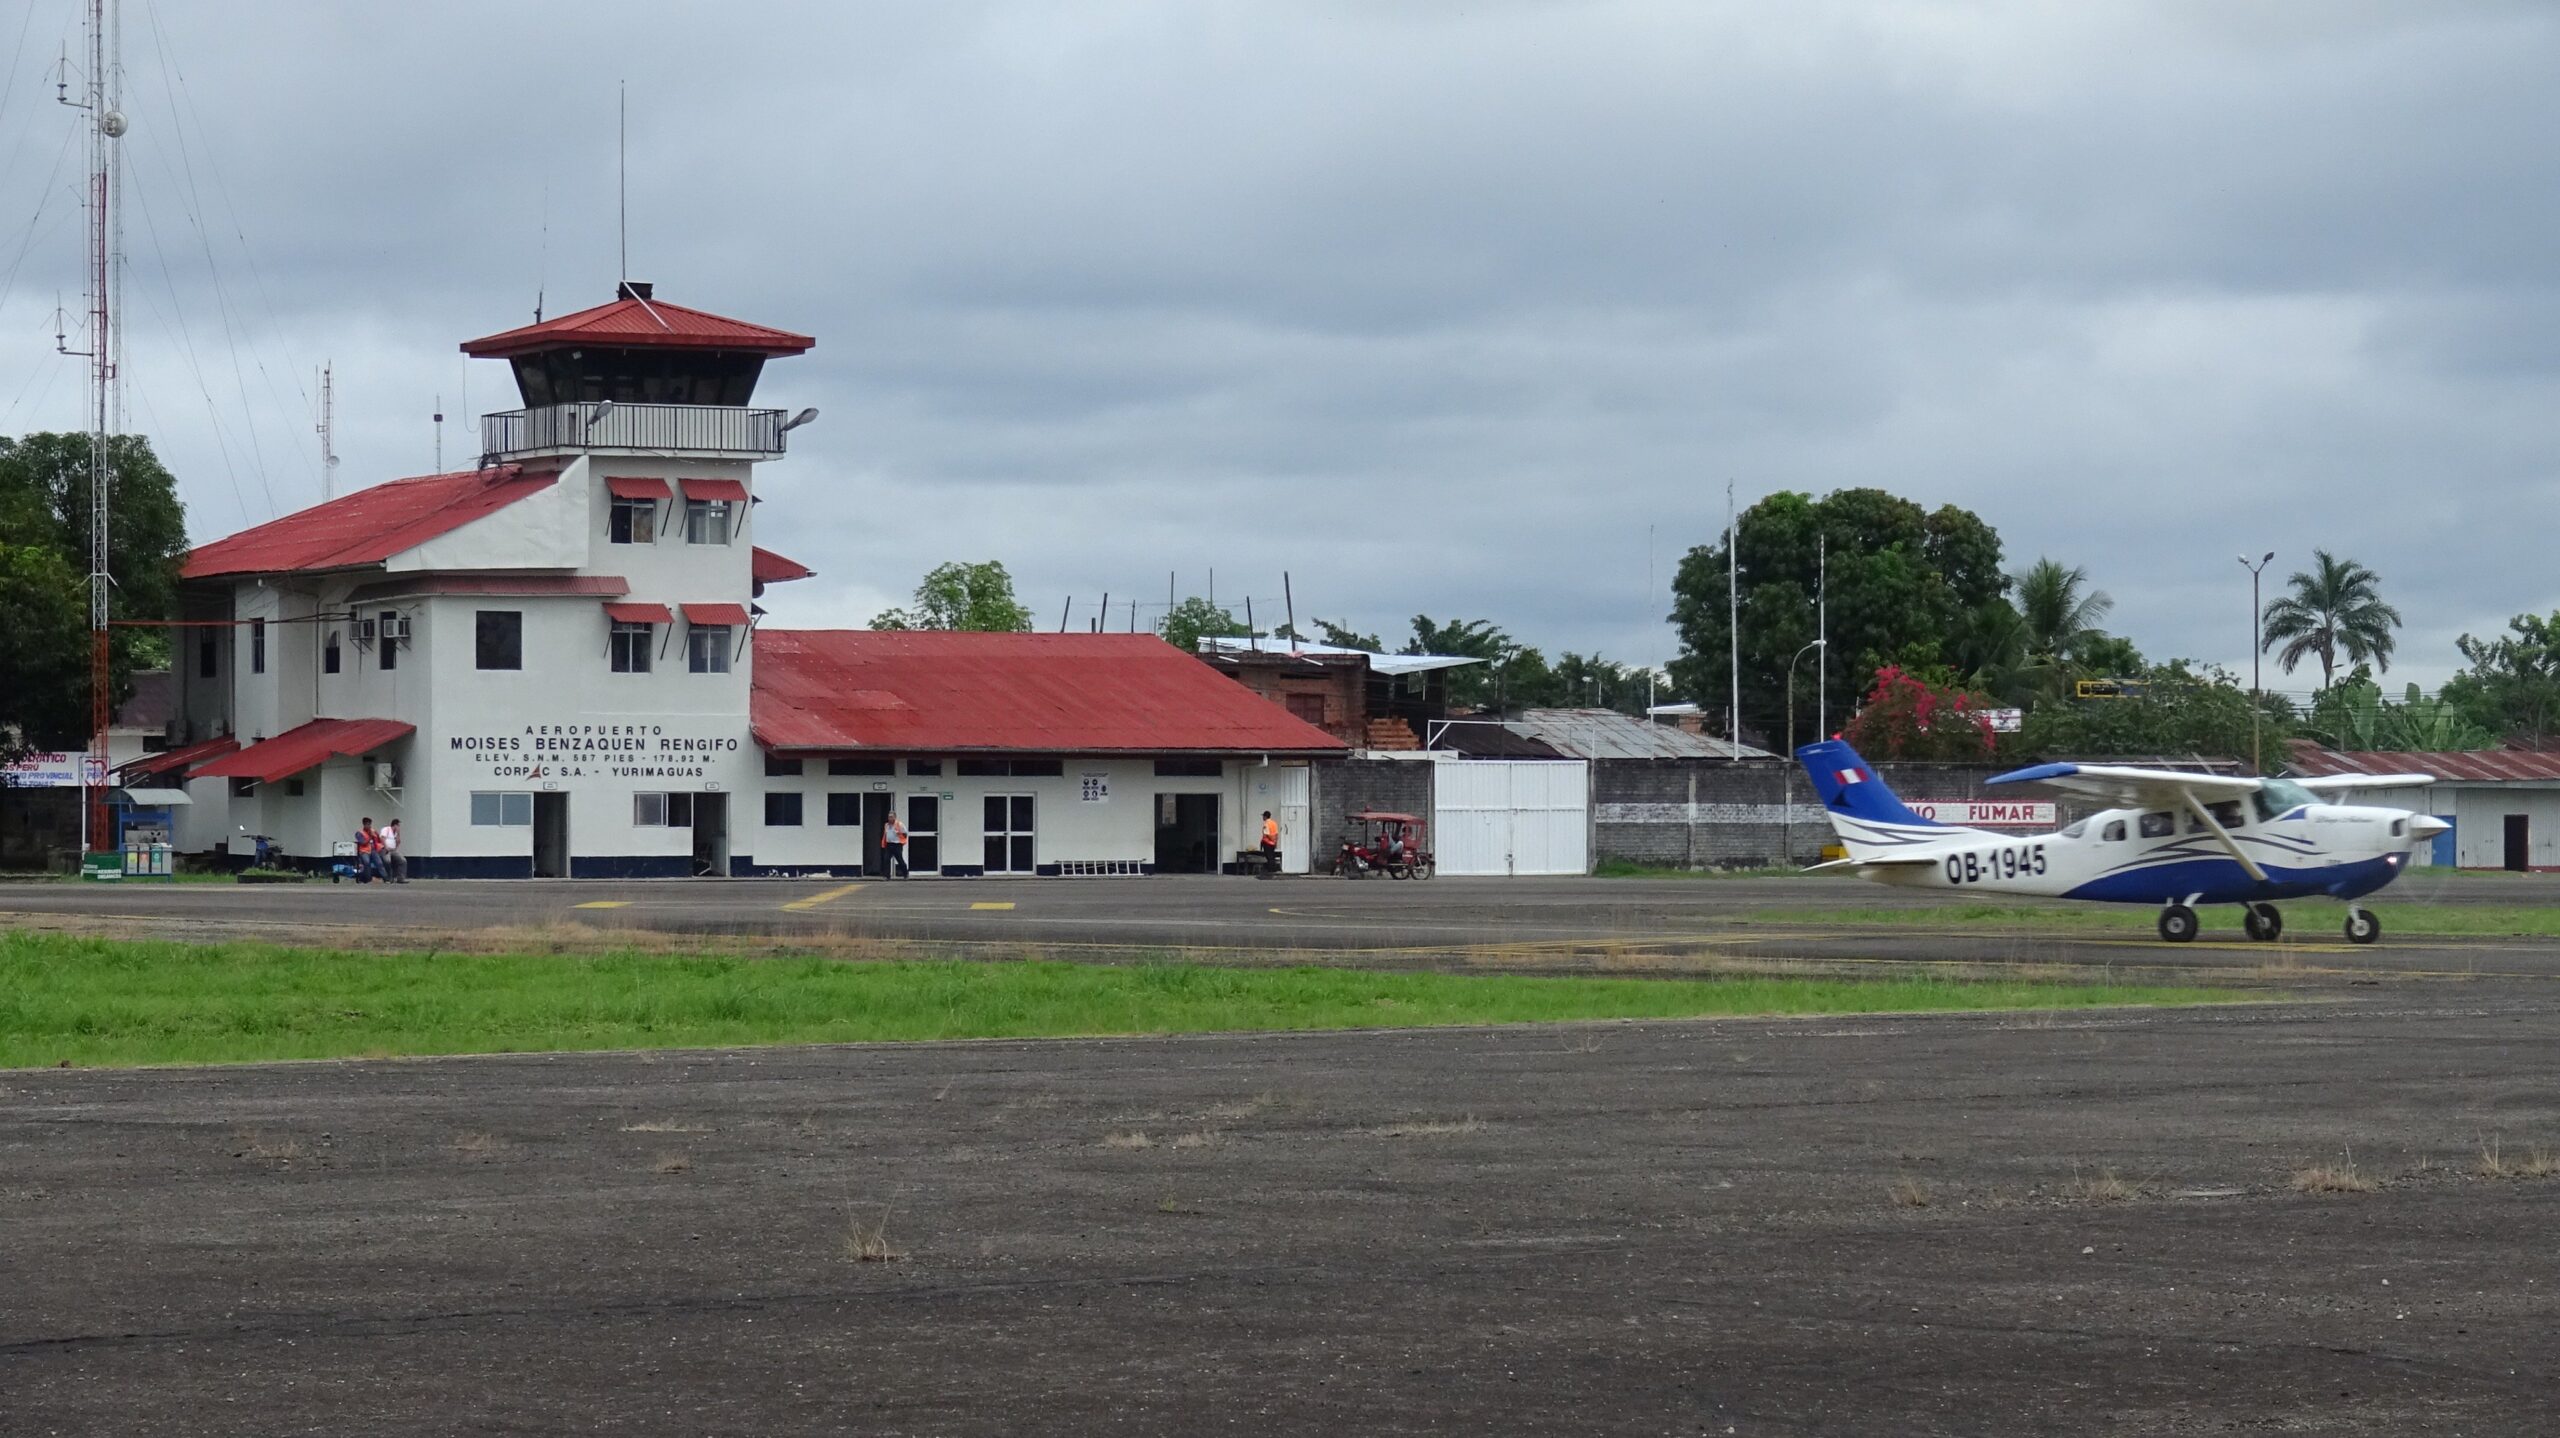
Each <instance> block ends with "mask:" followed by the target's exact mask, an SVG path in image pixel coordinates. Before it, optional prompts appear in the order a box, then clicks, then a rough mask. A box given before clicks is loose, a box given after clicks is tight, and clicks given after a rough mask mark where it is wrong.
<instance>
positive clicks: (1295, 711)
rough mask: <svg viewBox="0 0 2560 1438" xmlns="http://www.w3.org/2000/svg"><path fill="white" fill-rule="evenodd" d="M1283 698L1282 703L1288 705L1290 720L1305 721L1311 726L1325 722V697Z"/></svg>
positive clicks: (1301, 695)
mask: <svg viewBox="0 0 2560 1438" xmlns="http://www.w3.org/2000/svg"><path fill="white" fill-rule="evenodd" d="M1281 697H1282V701H1283V702H1284V703H1286V704H1287V705H1288V708H1289V717H1290V718H1292V719H1304V720H1306V721H1307V722H1308V723H1310V724H1322V723H1323V722H1324V696H1323V695H1321V694H1287V695H1283V696H1281Z"/></svg>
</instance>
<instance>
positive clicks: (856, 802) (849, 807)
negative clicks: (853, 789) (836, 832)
mask: <svg viewBox="0 0 2560 1438" xmlns="http://www.w3.org/2000/svg"><path fill="white" fill-rule="evenodd" d="M827 826H828V827H829V828H834V829H859V828H861V827H862V796H861V795H860V794H829V795H828V796H827Z"/></svg>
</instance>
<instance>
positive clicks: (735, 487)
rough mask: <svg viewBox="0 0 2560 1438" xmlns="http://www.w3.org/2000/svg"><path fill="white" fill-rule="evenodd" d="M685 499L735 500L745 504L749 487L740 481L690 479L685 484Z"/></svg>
mask: <svg viewBox="0 0 2560 1438" xmlns="http://www.w3.org/2000/svg"><path fill="white" fill-rule="evenodd" d="M684 497H685V498H687V499H734V500H737V501H738V502H739V503H741V504H743V503H745V502H746V498H747V485H746V481H744V480H740V479H688V480H686V481H685V482H684Z"/></svg>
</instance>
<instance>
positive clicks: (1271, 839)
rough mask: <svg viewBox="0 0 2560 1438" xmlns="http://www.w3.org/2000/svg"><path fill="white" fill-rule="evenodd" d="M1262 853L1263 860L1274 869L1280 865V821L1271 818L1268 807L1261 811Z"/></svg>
mask: <svg viewBox="0 0 2560 1438" xmlns="http://www.w3.org/2000/svg"><path fill="white" fill-rule="evenodd" d="M1262 853H1263V858H1264V862H1266V863H1268V864H1269V865H1270V866H1271V867H1272V868H1275V869H1276V868H1279V867H1280V821H1279V820H1277V819H1274V818H1272V817H1271V811H1270V810H1268V809H1265V810H1263V811H1262Z"/></svg>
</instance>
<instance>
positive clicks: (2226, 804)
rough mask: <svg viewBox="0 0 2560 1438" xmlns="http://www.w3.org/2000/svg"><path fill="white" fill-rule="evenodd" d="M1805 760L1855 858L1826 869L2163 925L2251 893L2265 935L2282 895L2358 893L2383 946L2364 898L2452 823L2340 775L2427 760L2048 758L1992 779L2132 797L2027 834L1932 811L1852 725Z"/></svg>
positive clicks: (2277, 930) (2376, 785) (2249, 923)
mask: <svg viewBox="0 0 2560 1438" xmlns="http://www.w3.org/2000/svg"><path fill="white" fill-rule="evenodd" d="M1796 759H1797V761H1798V762H1799V763H1801V764H1803V765H1804V768H1805V772H1806V773H1807V774H1809V775H1811V776H1812V778H1813V787H1814V792H1816V793H1818V794H1820V795H1821V796H1822V806H1823V809H1824V811H1825V812H1826V813H1828V814H1829V815H1830V816H1831V827H1832V828H1833V829H1834V830H1835V831H1837V832H1838V833H1839V835H1840V842H1841V843H1842V844H1843V845H1845V846H1846V847H1847V848H1848V850H1849V857H1848V858H1846V859H1841V860H1838V861H1836V862H1834V863H1831V864H1825V865H1821V866H1819V867H1822V868H1845V869H1853V870H1855V871H1856V872H1857V874H1858V876H1859V877H1861V878H1867V879H1874V880H1877V881H1879V882H1882V883H1887V884H1897V885H1901V886H1904V887H1908V888H1919V889H1957V890H1979V891H1983V892H1987V893H1995V894H2038V895H2044V896H2048V897H2055V898H2064V899H2095V900H2098V901H2101V902H2105V903H2116V904H2158V905H2160V937H2162V938H2164V939H2167V940H2168V941H2169V942H2171V943H2173V944H2182V943H2185V942H2186V941H2187V940H2189V939H2192V938H2194V937H2195V936H2196V905H2198V904H2240V905H2244V906H2246V910H2247V917H2246V919H2245V921H2244V923H2243V927H2244V928H2245V929H2246V930H2247V931H2248V934H2249V937H2250V938H2253V939H2259V940H2269V939H2273V938H2275V937H2276V936H2277V935H2279V934H2281V933H2283V932H2284V916H2283V915H2282V914H2280V913H2278V912H2277V911H2276V907H2275V902H2274V901H2275V900H2278V899H2307V898H2333V899H2344V900H2346V901H2347V903H2348V905H2349V907H2348V909H2347V926H2346V929H2347V938H2348V940H2349V941H2350V942H2353V943H2359V944H2370V943H2372V942H2373V941H2374V940H2376V939H2378V938H2380V937H2382V922H2381V920H2379V919H2376V918H2375V917H2374V916H2373V914H2372V912H2371V911H2369V910H2367V909H2366V908H2365V907H2364V906H2363V905H2362V904H2360V903H2357V902H2356V901H2357V900H2359V899H2361V898H2363V897H2364V896H2365V895H2367V894H2370V893H2372V892H2374V891H2375V890H2376V889H2379V888H2381V887H2382V886H2384V885H2385V884H2388V883H2390V882H2391V881H2392V880H2393V879H2396V878H2398V877H2399V876H2400V871H2401V870H2402V869H2404V868H2406V867H2408V863H2409V851H2410V850H2411V849H2413V848H2415V847H2417V846H2418V845H2419V844H2422V843H2424V842H2426V841H2427V840H2429V839H2431V838H2433V837H2434V836H2436V835H2438V834H2441V833H2443V832H2444V831H2445V830H2446V828H2447V827H2449V826H2448V825H2447V824H2446V823H2445V822H2444V821H2443V820H2442V819H2437V818H2433V817H2431V816H2429V815H2425V814H2413V813H2410V812H2408V811H2407V810H2405V809H2381V808H2369V807H2363V806H2358V805H2351V804H2335V803H2331V802H2328V801H2327V800H2326V799H2324V798H2323V797H2322V796H2323V795H2324V794H2327V793H2331V792H2334V791H2336V790H2340V789H2347V788H2355V789H2387V788H2404V787H2408V786H2411V785H2417V784H2426V783H2431V782H2433V781H2432V780H2431V779H2429V778H2428V776H2426V775H2424V774H2389V775H2369V774H2357V775H2353V776H2350V777H2343V778H2334V779H2241V778H2232V777H2226V776H2224V775H2219V774H2188V773H2182V772H2180V771H2177V770H2174V769H2138V768H2132V767H2126V766H2117V765H2107V764H2039V765H2036V766H2035V767H2033V768H2030V769H2019V770H2016V771H2014V772H2012V773H2007V774H2002V775H2000V776H1998V777H1997V778H1993V779H1988V780H1985V781H1984V782H1985V783H1989V784H2042V785H2044V786H2046V787H2047V788H2051V789H2059V790H2061V791H2063V792H2064V793H2067V794H2078V795H2083V796H2085V797H2088V798H2093V799H2099V800H2103V801H2105V802H2108V803H2111V804H2116V805H2120V806H2122V807H2118V808H2112V809H2108V810H2106V811H2105V812H2103V813H2099V814H2093V815H2091V816H2090V817H2088V818H2086V819H2083V820H2081V821H2080V822H2078V823H2076V824H2073V825H2071V826H2070V827H2069V828H2067V829H2063V830H2061V831H2060V832H2058V833H2052V834H2044V835H2038V836H2034V837H2021V836H2017V835H2011V834H1995V833H1992V832H1991V831H1989V830H1986V829H1960V828H1956V827H1953V826H1951V825H1946V824H1940V823H1937V822H1936V821H1934V820H1930V819H1924V818H1922V817H1920V816H1919V815H1918V814H1915V813H1913V812H1911V810H1910V809H1908V808H1906V807H1904V806H1903V803H1902V801H1901V800H1899V799H1896V798H1895V797H1894V796H1893V791H1892V790H1890V789H1887V788H1886V787H1885V785H1884V781H1882V780H1881V779H1878V778H1877V777H1876V772H1875V770H1874V769H1872V768H1870V767H1868V765H1867V762H1866V761H1865V760H1863V759H1861V758H1859V757H1858V753H1857V751H1856V750H1854V749H1852V748H1850V747H1849V746H1848V745H1846V744H1843V743H1841V742H1840V741H1839V740H1837V739H1829V740H1825V741H1823V742H1822V743H1819V744H1807V745H1806V746H1804V747H1803V748H1801V749H1798V750H1797V751H1796Z"/></svg>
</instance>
